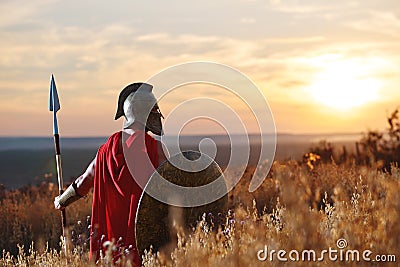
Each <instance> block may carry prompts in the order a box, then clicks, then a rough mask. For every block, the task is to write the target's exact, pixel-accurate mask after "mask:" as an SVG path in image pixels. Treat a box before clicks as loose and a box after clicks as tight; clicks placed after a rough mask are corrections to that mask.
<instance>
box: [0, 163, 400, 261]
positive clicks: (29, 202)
mask: <svg viewBox="0 0 400 267" xmlns="http://www.w3.org/2000/svg"><path fill="white" fill-rule="evenodd" d="M253 171H254V170H253V169H252V168H248V169H247V171H246V173H245V175H244V177H243V178H242V179H241V181H240V183H239V184H238V186H237V187H236V188H235V189H234V190H233V191H232V192H230V195H229V200H230V207H231V211H230V212H229V214H227V217H226V222H225V224H224V225H223V226H222V227H221V228H219V229H211V227H210V225H208V224H207V223H206V221H207V219H208V218H204V220H203V221H200V222H199V224H198V226H197V228H196V229H194V230H193V231H187V230H183V229H177V231H178V243H177V244H175V246H176V248H175V249H174V250H173V252H172V253H169V254H165V253H164V252H163V251H162V250H161V251H158V252H149V253H147V254H146V256H145V258H144V261H143V263H144V265H145V266H263V265H265V266H293V262H290V261H289V262H286V263H284V262H279V261H278V260H277V258H276V254H275V258H274V261H272V262H270V261H269V260H266V261H265V262H261V261H259V260H258V259H257V253H258V251H259V250H261V249H263V248H264V246H265V245H267V246H268V249H270V250H271V249H274V250H280V249H284V250H286V251H287V252H289V251H290V250H293V249H295V250H297V251H301V250H303V249H313V250H315V251H317V252H318V253H319V252H320V251H321V250H323V249H328V248H329V247H331V248H334V249H337V246H336V241H337V240H338V239H340V238H344V239H346V240H347V242H348V247H347V249H357V250H360V251H363V250H367V249H368V250H371V251H372V252H373V254H372V256H371V257H373V256H374V255H376V254H396V257H397V261H400V254H399V251H400V225H399V222H400V220H399V219H400V218H399V216H400V215H399V210H400V200H399V197H398V192H399V191H400V169H399V168H395V167H393V168H392V172H391V173H390V174H389V173H383V172H378V171H376V170H375V169H373V168H369V167H368V168H367V167H362V166H356V165H335V164H320V165H318V166H316V167H315V168H314V169H313V170H310V169H309V168H308V167H307V166H306V165H299V164H298V163H296V162H285V163H275V164H274V166H273V169H272V171H271V173H270V175H269V177H267V178H266V179H265V181H264V183H263V185H262V187H261V188H260V189H258V190H257V191H256V192H254V193H252V194H250V193H248V191H247V188H248V184H249V181H250V177H251V174H252V172H253ZM46 186H47V189H46V188H45V187H46ZM50 187H51V185H49V184H46V185H42V186H40V187H33V188H30V189H28V190H27V191H26V192H25V193H23V192H6V194H5V196H3V199H2V200H1V210H0V213H1V217H0V218H1V219H0V229H1V233H2V238H1V240H0V247H1V249H4V252H3V256H2V258H0V265H2V266H14V265H18V266H66V265H68V266H87V265H89V264H90V263H89V262H88V257H87V248H85V240H86V236H85V228H86V227H87V225H86V216H87V214H88V212H89V213H90V199H87V200H84V201H83V202H81V204H80V205H76V204H75V205H72V206H71V208H68V216H69V218H70V222H73V224H72V225H71V226H72V228H71V231H72V230H73V231H75V232H74V236H75V241H74V242H75V243H74V245H73V247H72V248H71V253H70V254H69V255H68V256H65V255H64V254H63V253H62V252H60V249H59V247H58V240H59V238H58V236H59V235H60V232H59V229H58V228H59V214H58V213H57V212H55V211H54V210H53V208H52V198H53V197H54V195H55V194H56V192H55V191H54V189H53V188H50ZM32 192H34V193H32ZM83 203H84V204H83ZM78 220H80V221H82V222H83V223H80V224H78V223H77V221H78ZM38 229H40V230H41V232H40V231H39V232H38ZM79 233H81V234H82V236H80V237H79ZM77 237H79V238H77ZM32 240H35V243H34V246H32V247H31V249H30V250H28V251H24V250H23V249H19V251H18V250H17V251H15V250H16V249H17V247H16V243H20V244H25V248H28V247H29V246H30V244H31V242H32ZM45 241H48V242H49V247H50V248H46V245H45V243H44V242H45ZM78 241H79V242H78ZM55 242H57V244H54V243H55ZM50 244H51V245H50ZM14 246H15V249H14ZM52 248H54V249H52ZM5 251H9V252H5ZM10 252H12V253H10ZM13 253H14V256H12V255H13ZM286 257H287V256H286ZM107 259H108V258H107V257H105V258H104V259H103V261H102V262H100V265H101V266H109V265H112V264H113V263H112V261H111V262H110V261H107ZM366 265H368V264H366V263H363V262H359V263H356V262H341V261H336V262H332V261H329V260H328V257H327V256H326V257H325V260H324V261H321V262H315V263H310V262H296V264H295V266H366ZM368 266H398V263H384V264H382V265H378V264H377V263H372V264H371V265H368Z"/></svg>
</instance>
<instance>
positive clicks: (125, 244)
mask: <svg viewBox="0 0 400 267" xmlns="http://www.w3.org/2000/svg"><path fill="white" fill-rule="evenodd" d="M123 134H124V135H125V134H126V133H124V132H117V133H115V134H113V135H112V136H110V138H109V139H108V141H107V142H106V143H105V144H104V145H102V146H101V147H100V148H99V150H98V152H97V160H96V166H95V172H94V185H93V186H94V190H93V204H92V223H91V225H92V227H91V238H90V258H91V259H93V260H97V259H98V258H99V251H100V250H103V252H104V251H105V248H103V244H104V242H105V241H114V244H115V245H117V248H118V249H117V251H116V252H115V254H114V260H116V259H117V258H119V255H121V254H120V253H121V252H123V251H124V250H126V249H128V250H129V252H130V253H129V258H131V259H132V260H133V263H135V264H136V265H138V266H140V263H141V260H140V257H139V254H138V252H137V250H136V242H135V217H136V210H137V206H138V202H139V199H140V196H141V194H142V191H143V190H142V188H141V187H140V186H139V185H138V184H137V183H136V181H135V180H134V179H133V177H135V178H137V179H138V180H140V181H143V180H144V182H146V181H147V180H148V179H149V177H150V175H151V174H152V173H153V172H154V168H157V167H158V148H157V141H156V140H155V139H154V138H152V137H151V136H150V135H148V134H147V133H145V132H144V131H136V132H135V133H134V134H133V135H132V136H129V135H127V138H124V139H123V138H122V135H123ZM125 140H126V142H125V143H124V144H123V141H125ZM127 149H128V150H127ZM124 150H125V154H126V153H130V154H129V155H130V156H129V157H127V159H128V160H129V161H128V160H126V157H125V156H124ZM149 159H150V160H149ZM127 162H129V167H130V168H128V165H127ZM131 164H133V166H132V165H131ZM136 167H137V168H136ZM131 171H132V173H131ZM103 255H104V254H103Z"/></svg>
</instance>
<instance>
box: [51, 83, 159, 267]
mask: <svg viewBox="0 0 400 267" xmlns="http://www.w3.org/2000/svg"><path fill="white" fill-rule="evenodd" d="M152 89H153V86H152V85H150V84H147V83H133V84H130V85H128V86H127V87H125V88H124V89H123V90H122V91H121V93H120V95H119V99H118V107H117V113H116V115H115V120H117V119H119V118H120V117H122V116H124V117H125V122H124V126H123V130H122V131H119V132H116V133H114V134H113V135H111V136H110V137H109V138H108V141H107V142H106V143H105V144H103V145H102V146H101V147H100V148H99V149H98V152H97V154H96V157H95V158H94V160H93V161H92V162H91V163H90V164H89V166H88V168H87V169H86V171H85V172H84V173H83V174H82V175H81V176H79V177H78V178H77V179H76V180H75V181H74V182H73V183H72V184H71V185H70V186H69V187H68V188H67V189H66V190H65V192H64V193H63V194H62V195H61V196H57V197H56V198H55V200H54V205H55V208H56V209H64V208H65V207H67V206H68V205H70V204H72V203H73V202H75V201H77V200H78V199H80V198H81V197H83V196H86V195H87V194H88V192H89V191H90V189H91V188H93V203H92V217H91V230H90V259H91V260H94V261H96V260H98V259H99V255H100V251H101V250H103V252H104V249H105V248H104V246H103V244H104V242H106V241H111V242H113V243H114V245H117V246H118V249H117V252H116V253H115V255H114V256H115V258H114V261H115V260H116V259H118V257H119V256H118V255H117V254H119V253H120V252H121V251H124V252H125V253H126V252H128V259H130V260H131V261H132V262H133V263H134V264H135V265H137V266H140V265H141V260H140V257H139V253H138V251H137V249H136V243H135V216H136V210H137V206H138V202H139V199H140V196H141V194H142V191H143V190H142V188H143V186H140V185H141V183H144V184H145V183H146V181H147V180H148V179H149V177H150V176H151V174H152V173H153V172H154V170H155V168H157V167H158V165H159V163H160V162H162V161H164V160H165V156H164V153H163V150H162V146H161V142H160V141H157V140H156V139H155V138H154V137H152V136H150V135H149V134H148V132H152V133H153V134H155V135H158V136H161V135H162V132H163V131H162V124H161V118H163V117H162V114H161V112H160V110H159V107H158V104H157V101H156V98H155V97H154V95H153V93H152ZM127 153H128V154H129V162H131V163H132V164H131V165H129V162H128V160H127V157H125V155H127ZM128 165H129V166H128ZM132 166H133V167H132ZM103 255H104V254H103Z"/></svg>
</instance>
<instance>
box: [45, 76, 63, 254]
mask: <svg viewBox="0 0 400 267" xmlns="http://www.w3.org/2000/svg"><path fill="white" fill-rule="evenodd" d="M49 110H50V111H52V112H53V135H54V147H55V152H56V165H57V180H58V191H59V194H60V195H61V194H62V193H63V192H64V189H63V188H64V185H63V177H62V165H61V149H60V135H59V133H58V122H57V111H58V110H60V101H59V99H58V94H57V88H56V83H55V81H54V76H53V75H51V81H50V97H49ZM66 225H67V216H66V212H65V208H64V209H62V210H61V226H62V235H63V239H64V248H65V253H67V243H66V241H67V240H66Z"/></svg>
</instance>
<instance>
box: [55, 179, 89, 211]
mask: <svg viewBox="0 0 400 267" xmlns="http://www.w3.org/2000/svg"><path fill="white" fill-rule="evenodd" d="M81 197H82V196H80V195H79V194H78V193H77V188H76V184H75V182H73V183H72V184H71V185H70V186H68V188H67V189H66V190H65V191H64V193H62V194H61V196H57V197H56V198H54V207H55V208H56V209H58V210H62V209H63V208H65V207H68V206H69V205H70V204H72V203H74V202H75V201H77V200H78V199H80V198H81Z"/></svg>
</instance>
